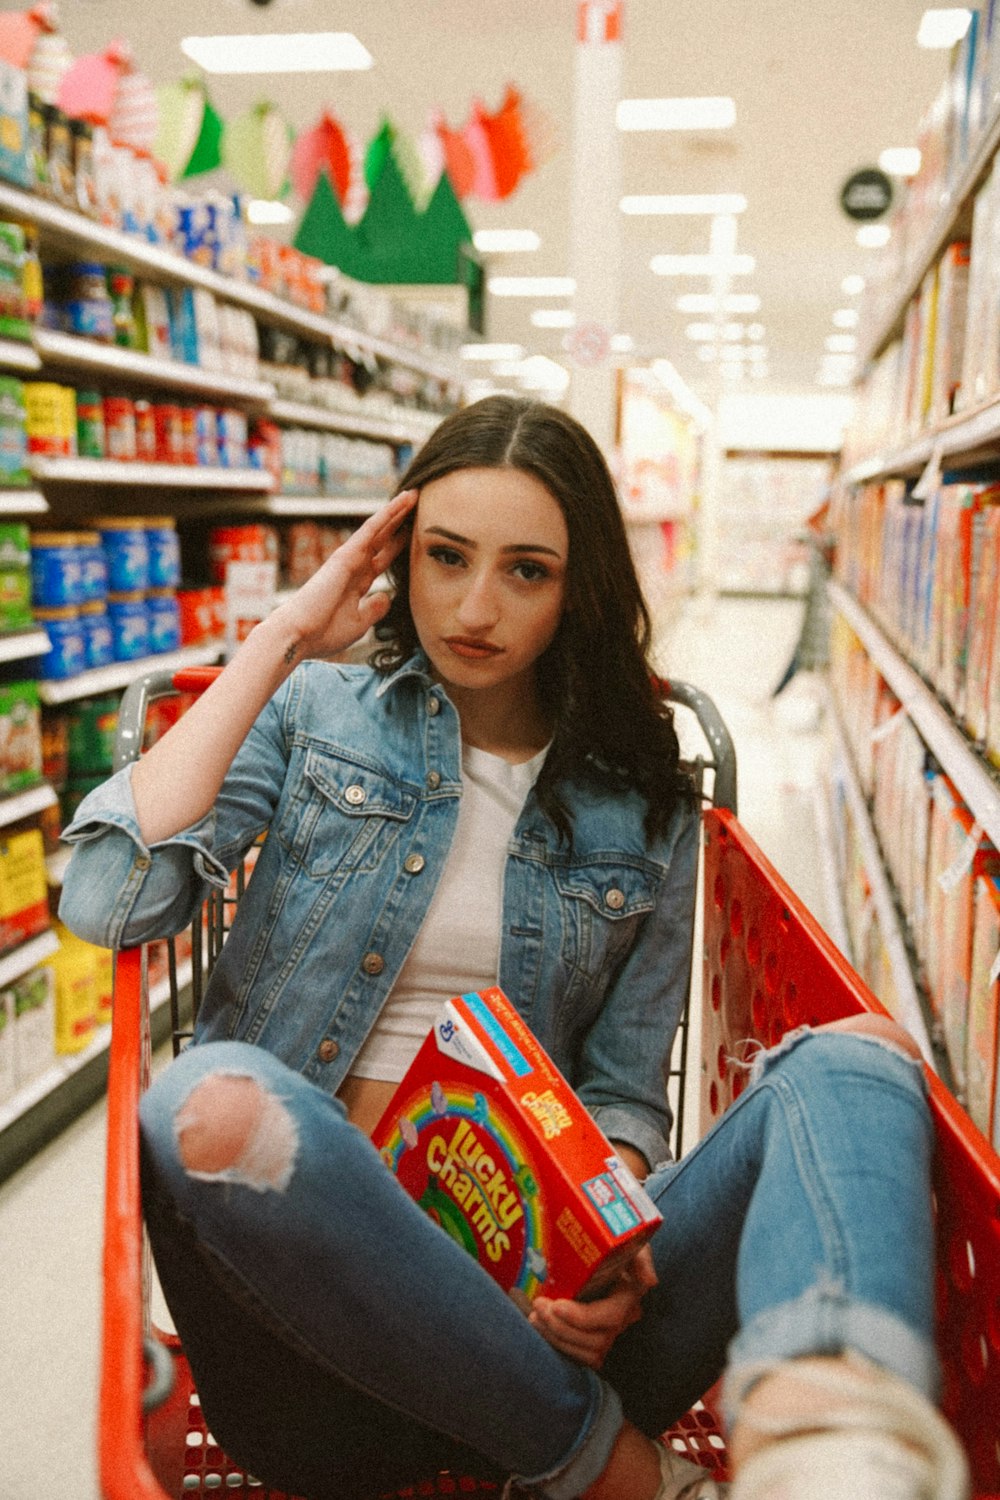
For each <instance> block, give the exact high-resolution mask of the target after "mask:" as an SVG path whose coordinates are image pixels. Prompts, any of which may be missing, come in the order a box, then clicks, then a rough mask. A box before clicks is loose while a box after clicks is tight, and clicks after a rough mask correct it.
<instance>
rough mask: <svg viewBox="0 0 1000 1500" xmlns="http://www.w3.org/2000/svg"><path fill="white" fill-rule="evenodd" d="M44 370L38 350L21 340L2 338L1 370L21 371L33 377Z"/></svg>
mask: <svg viewBox="0 0 1000 1500" xmlns="http://www.w3.org/2000/svg"><path fill="white" fill-rule="evenodd" d="M41 368H42V362H41V360H40V359H39V357H38V354H37V352H36V350H34V349H33V348H32V346H31V345H30V344H28V343H23V342H22V341H21V340H20V339H4V338H0V369H4V370H20V371H23V372H24V373H25V374H29V375H33V374H34V373H35V372H36V371H37V370H40V369H41Z"/></svg>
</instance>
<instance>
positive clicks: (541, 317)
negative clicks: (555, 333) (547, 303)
mask: <svg viewBox="0 0 1000 1500" xmlns="http://www.w3.org/2000/svg"><path fill="white" fill-rule="evenodd" d="M531 322H532V324H533V325H534V327H535V328H572V327H573V325H574V324H575V322H576V314H575V313H574V312H573V310H572V308H569V307H536V308H535V311H534V312H533V313H532V314H531Z"/></svg>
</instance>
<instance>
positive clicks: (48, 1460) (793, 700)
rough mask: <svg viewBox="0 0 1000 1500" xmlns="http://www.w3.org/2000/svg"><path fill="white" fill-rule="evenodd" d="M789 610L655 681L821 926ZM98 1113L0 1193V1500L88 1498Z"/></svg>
mask: <svg viewBox="0 0 1000 1500" xmlns="http://www.w3.org/2000/svg"><path fill="white" fill-rule="evenodd" d="M801 609H802V606H801V604H799V603H797V602H794V601H761V600H755V601H754V600H739V599H726V600H720V601H717V602H716V603H715V604H714V606H712V607H711V608H702V607H701V606H699V605H692V606H689V607H688V608H687V609H685V610H684V611H683V612H682V614H681V615H680V616H679V618H677V619H676V620H675V621H673V622H672V623H671V624H670V625H669V627H664V629H663V630H662V631H661V641H660V644H659V647H658V660H659V664H660V667H661V670H662V671H663V672H664V673H665V674H672V675H673V676H675V677H681V678H684V679H686V680H688V681H690V682H693V683H694V684H696V685H697V686H698V687H701V688H703V689H704V690H705V691H706V692H708V693H709V694H710V695H711V696H712V697H713V698H714V699H715V701H716V704H717V706H718V708H719V710H720V712H721V713H722V715H723V718H724V719H725V720H726V722H727V724H728V725H729V728H730V732H731V733H732V735H733V738H734V740H735V743H736V751H737V765H738V775H739V796H740V816H741V819H742V821H743V822H744V824H745V825H746V827H747V828H748V830H749V831H750V833H751V834H752V835H753V837H754V838H755V839H756V840H757V842H758V843H759V844H760V845H761V847H762V848H763V850H764V852H765V853H766V854H767V855H768V856H769V857H770V859H771V860H772V861H773V862H774V864H775V865H776V866H777V867H778V869H779V870H780V872H781V873H782V875H784V877H785V878H786V879H787V880H788V881H789V882H790V884H791V885H792V886H793V887H794V888H795V889H796V890H797V891H798V893H799V894H800V895H801V896H802V899H803V900H804V901H805V902H806V904H807V905H808V906H809V907H810V908H811V910H812V911H813V912H814V913H815V914H816V915H817V917H819V919H820V920H821V921H823V920H824V911H823V902H822V879H821V872H820V870H819V867H818V861H817V859H816V853H815V851H816V848H817V836H816V825H815V821H814V806H815V799H814V787H815V778H816V774H817V767H818V765H819V761H820V757H821V754H822V734H821V732H820V731H818V729H817V727H816V715H815V712H814V702H815V700H814V697H813V694H812V691H811V685H810V683H809V682H808V681H805V680H803V681H801V682H793V684H792V686H791V687H790V688H789V689H788V690H787V692H786V693H785V694H783V695H782V697H781V698H780V699H779V700H777V702H776V703H775V702H772V700H771V698H770V694H771V690H772V688H773V686H774V684H775V683H776V682H777V681H778V680H779V679H780V676H781V673H782V671H783V670H784V667H785V664H786V662H787V661H788V659H789V657H790V655H791V651H792V647H793V645H794V642H795V639H796V636H797V633H798V626H799V621H800V618H801ZM104 1120H105V1111H104V1107H103V1106H102V1105H99V1106H95V1108H93V1109H92V1110H90V1111H89V1112H88V1113H87V1114H86V1115H84V1116H83V1117H82V1118H81V1119H80V1120H79V1121H78V1122H77V1123H76V1124H75V1125H73V1126H72V1127H71V1128H70V1129H69V1130H68V1131H66V1132H65V1133H64V1134H63V1135H62V1136H61V1137H60V1138H59V1139H58V1140H57V1141H55V1142H54V1143H53V1144H52V1145H50V1146H49V1147H47V1148H46V1149H45V1150H44V1151H43V1152H41V1153H40V1154H39V1155H38V1156H37V1157H36V1158H35V1159H34V1160H33V1161H32V1162H30V1163H29V1164H28V1166H26V1167H25V1168H24V1169H23V1170H22V1171H21V1172H20V1173H18V1174H17V1175H16V1176H15V1177H14V1178H12V1179H11V1180H10V1181H9V1182H7V1183H6V1184H5V1185H4V1186H3V1187H0V1329H2V1330H3V1333H2V1347H3V1359H2V1360H0V1495H2V1496H3V1500H46V1497H48V1496H54V1495H58V1496H59V1497H60V1500H97V1497H98V1493H99V1492H98V1487H97V1478H96V1462H95V1456H94V1448H95V1438H94V1433H95V1420H96V1391H97V1366H98V1342H99V1325H100V1286H101V1218H102V1211H103V1147H104Z"/></svg>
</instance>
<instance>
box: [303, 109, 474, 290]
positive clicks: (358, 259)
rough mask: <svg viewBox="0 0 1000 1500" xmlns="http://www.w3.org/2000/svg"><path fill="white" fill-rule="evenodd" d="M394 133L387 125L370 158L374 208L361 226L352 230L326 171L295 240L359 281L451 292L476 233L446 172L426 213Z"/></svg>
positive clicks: (371, 205) (370, 203)
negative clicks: (463, 250)
mask: <svg viewBox="0 0 1000 1500" xmlns="http://www.w3.org/2000/svg"><path fill="white" fill-rule="evenodd" d="M394 138H395V131H394V129H393V127H392V125H391V124H390V123H389V122H388V121H384V122H383V125H382V128H381V129H380V131H379V133H378V135H377V136H376V137H375V140H374V141H373V142H372V144H371V145H370V146H369V149H368V153H367V155H366V157H365V174H366V177H367V175H368V172H369V169H370V167H371V168H374V165H375V163H376V162H378V161H380V162H381V169H380V171H379V173H378V176H377V177H373V178H372V179H371V193H370V196H369V199H368V205H367V207H366V209H365V211H364V213H363V215H362V216H361V220H360V222H359V223H358V224H357V225H354V226H351V225H349V224H347V222H346V221H345V219H344V216H343V214H342V213H341V210H340V204H339V202H338V201H337V195H336V193H335V192H334V190H333V187H332V186H331V184H330V179H329V176H328V175H327V173H326V172H321V173H320V175H319V178H318V179H317V183H316V187H315V189H314V190H313V195H312V198H311V199H310V201H309V204H308V206H307V207H306V210H305V213H304V214H303V216H302V220H301V222H300V224H299V227H298V230H297V232H296V235H295V240H294V243H295V247H296V249H297V250H301V251H303V253H304V254H306V255H314V256H316V257H317V259H319V260H322V261H324V262H325V264H326V265H330V266H337V267H338V268H339V269H340V270H341V271H343V272H344V274H345V275H346V276H351V277H353V278H354V279H355V280H357V281H365V282H369V283H377V284H379V285H438V286H452V285H455V284H456V283H458V282H459V281H460V279H461V278H460V274H459V267H458V247H459V245H461V244H471V243H472V230H471V228H470V227H469V222H468V220H467V219H466V217H465V214H464V213H463V212H462V209H461V206H460V204H459V202H458V199H457V197H456V196H455V193H454V190H453V188H452V186H451V183H450V182H449V180H448V176H447V173H442V174H441V177H440V179H439V180H438V183H437V186H436V187H435V189H434V191H433V193H432V194H431V197H430V201H429V202H428V204H427V207H426V208H425V209H424V211H423V212H420V210H419V209H418V208H417V207H416V205H415V203H414V200H413V195H412V192H411V190H410V187H409V186H408V184H407V181H406V177H405V175H404V172H403V170H402V168H401V167H400V164H399V162H398V161H397V158H396V153H395V151H394V149H393V146H392V142H393V140H394Z"/></svg>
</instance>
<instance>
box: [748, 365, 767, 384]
mask: <svg viewBox="0 0 1000 1500" xmlns="http://www.w3.org/2000/svg"><path fill="white" fill-rule="evenodd" d="M770 373H771V371H770V370H769V369H768V367H767V365H751V366H750V374H751V377H752V378H753V379H754V380H766V379H767V377H768V376H769V375H770Z"/></svg>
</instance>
